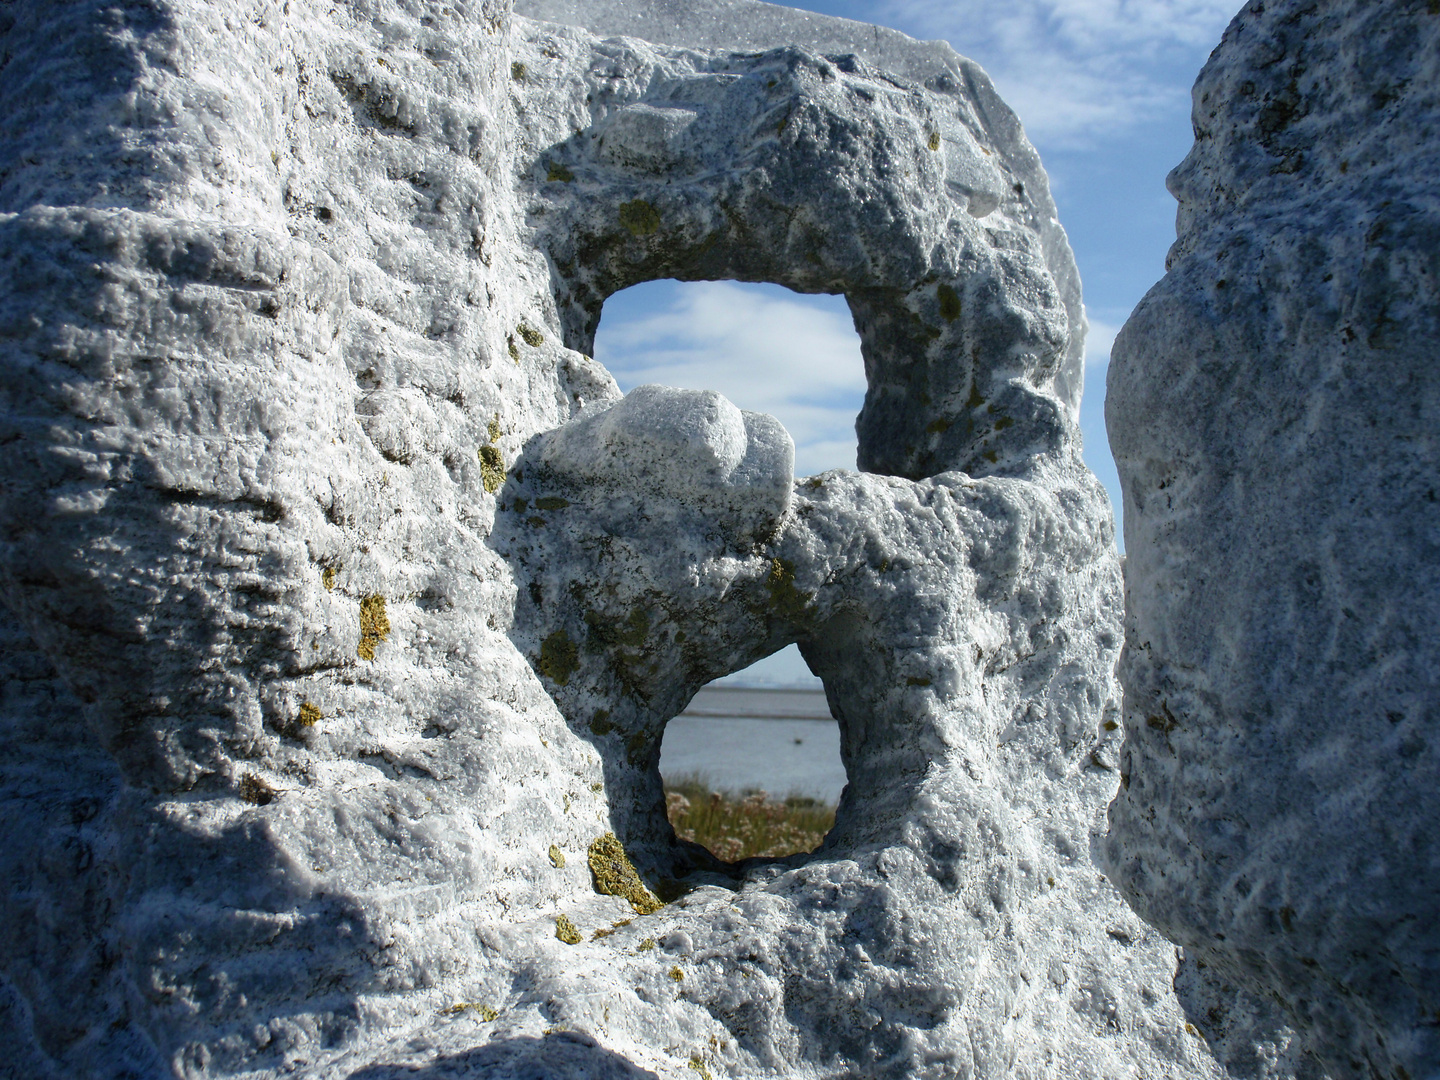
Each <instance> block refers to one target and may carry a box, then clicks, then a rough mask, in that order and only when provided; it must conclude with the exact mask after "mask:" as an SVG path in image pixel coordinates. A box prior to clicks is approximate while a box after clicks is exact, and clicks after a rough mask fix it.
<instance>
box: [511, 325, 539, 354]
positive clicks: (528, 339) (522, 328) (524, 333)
mask: <svg viewBox="0 0 1440 1080" xmlns="http://www.w3.org/2000/svg"><path fill="white" fill-rule="evenodd" d="M515 332H516V333H518V334H519V335H520V336H521V337H522V338H524V339H525V344H526V345H529V346H530V347H531V348H532V349H538V348H539V347H540V346H541V345H544V344H545V335H544V334H542V333H541V332H540V331H539V330H536V329H535V328H534V327H532V326H526V325H525V324H524V323H521V324H520V325H519V326H517V327H516V328H515Z"/></svg>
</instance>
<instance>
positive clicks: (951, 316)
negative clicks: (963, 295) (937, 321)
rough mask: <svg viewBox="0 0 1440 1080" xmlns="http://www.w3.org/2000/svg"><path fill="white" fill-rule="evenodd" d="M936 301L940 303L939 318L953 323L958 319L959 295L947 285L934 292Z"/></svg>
mask: <svg viewBox="0 0 1440 1080" xmlns="http://www.w3.org/2000/svg"><path fill="white" fill-rule="evenodd" d="M935 296H936V299H938V300H939V301H940V317H941V318H942V319H944V320H945V321H946V322H954V321H955V320H956V319H958V318H959V317H960V294H959V293H957V292H956V291H955V290H954V289H953V288H951V287H950V286H949V285H941V286H940V287H939V288H937V289H936V290H935Z"/></svg>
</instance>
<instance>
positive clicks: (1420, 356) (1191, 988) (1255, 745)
mask: <svg viewBox="0 0 1440 1080" xmlns="http://www.w3.org/2000/svg"><path fill="white" fill-rule="evenodd" d="M1194 100H1195V111H1194V118H1195V131H1196V142H1195V146H1194V149H1193V150H1192V151H1191V153H1190V155H1189V156H1188V157H1187V158H1186V159H1185V161H1184V162H1183V163H1182V164H1181V165H1180V167H1179V168H1177V169H1176V170H1175V172H1174V173H1173V174H1172V175H1171V179H1170V186H1171V190H1172V191H1173V192H1174V193H1175V195H1176V197H1177V198H1178V199H1179V203H1180V210H1179V217H1178V229H1177V231H1178V239H1177V241H1176V244H1175V247H1174V248H1173V249H1172V252H1171V255H1170V263H1169V272H1168V273H1167V274H1166V276H1165V278H1164V279H1163V280H1162V281H1161V282H1160V283H1159V284H1158V285H1157V286H1156V287H1155V288H1154V289H1153V290H1152V291H1151V292H1150V294H1149V295H1148V296H1147V297H1146V298H1145V300H1144V301H1143V302H1142V304H1141V305H1140V306H1139V308H1137V310H1136V311H1135V313H1134V315H1133V316H1132V317H1131V319H1130V321H1129V323H1127V325H1126V327H1125V329H1124V330H1123V331H1122V332H1121V334H1120V336H1119V338H1118V339H1117V341H1116V344H1115V350H1114V353H1113V355H1112V361H1111V366H1110V387H1109V399H1108V403H1107V409H1108V421H1109V428H1110V439H1111V445H1112V446H1113V448H1114V450H1115V456H1116V459H1117V462H1118V464H1119V469H1120V480H1121V484H1122V486H1123V488H1124V491H1125V529H1126V551H1127V561H1126V569H1125V578H1126V587H1127V595H1128V605H1127V612H1128V616H1127V617H1128V622H1127V629H1126V646H1125V656H1124V660H1123V661H1122V664H1121V674H1122V680H1123V682H1124V688H1125V701H1126V706H1125V708H1126V733H1125V739H1126V741H1125V750H1124V755H1125V759H1126V764H1125V766H1124V771H1125V778H1126V779H1125V784H1124V787H1123V789H1122V791H1121V792H1120V793H1119V795H1118V797H1117V799H1116V801H1115V802H1114V804H1113V805H1112V807H1111V811H1110V839H1109V842H1108V852H1109V860H1110V862H1111V865H1112V866H1113V874H1114V878H1115V881H1116V882H1117V883H1118V884H1119V885H1120V887H1121V888H1122V890H1123V891H1124V892H1125V895H1126V896H1127V898H1128V899H1129V900H1130V902H1131V903H1132V904H1133V905H1134V906H1135V907H1136V910H1137V911H1139V912H1140V913H1141V915H1142V916H1144V918H1145V919H1146V920H1147V921H1148V922H1150V923H1151V924H1152V925H1154V926H1156V927H1159V928H1160V929H1162V930H1163V931H1164V932H1165V933H1166V935H1167V936H1169V937H1170V938H1172V940H1174V941H1176V942H1178V943H1180V944H1182V945H1184V947H1185V951H1186V956H1187V963H1186V967H1187V972H1186V973H1185V974H1184V976H1183V977H1182V990H1184V992H1185V993H1186V994H1187V995H1191V996H1193V997H1194V998H1195V999H1196V1000H1197V1001H1198V1002H1200V1003H1201V1007H1199V1008H1197V1009H1195V1010H1194V1011H1193V1012H1192V1018H1193V1020H1194V1023H1195V1024H1196V1025H1197V1026H1198V1027H1200V1028H1201V1029H1202V1030H1204V1031H1205V1032H1206V1034H1207V1037H1210V1038H1212V1039H1214V1040H1216V1042H1217V1045H1219V1044H1223V1043H1224V1042H1225V1041H1226V1040H1227V1039H1228V1038H1229V1036H1230V1033H1231V1032H1232V1031H1233V1030H1234V1029H1235V1028H1237V1027H1238V1028H1247V1027H1248V1028H1251V1029H1253V1030H1257V1031H1258V1030H1259V1028H1260V1027H1263V1026H1264V1017H1257V1015H1256V1012H1255V1003H1256V1002H1265V1003H1266V1004H1265V1006H1264V1007H1265V1008H1266V1009H1269V1008H1271V1007H1272V1005H1273V1003H1275V1002H1278V1003H1279V1005H1280V1006H1281V1010H1280V1012H1279V1014H1278V1015H1275V1016H1273V1017H1271V1018H1270V1020H1269V1021H1268V1022H1269V1023H1270V1024H1271V1026H1272V1027H1274V1026H1275V1025H1281V1026H1283V1025H1286V1024H1288V1025H1293V1026H1294V1027H1295V1029H1296V1030H1297V1031H1298V1033H1299V1036H1300V1038H1299V1045H1300V1046H1302V1047H1304V1048H1306V1049H1308V1050H1309V1051H1310V1052H1313V1054H1314V1055H1316V1056H1317V1057H1318V1059H1319V1060H1320V1061H1321V1062H1322V1063H1323V1065H1324V1066H1325V1067H1326V1068H1327V1069H1329V1070H1330V1071H1331V1073H1332V1074H1333V1075H1336V1076H1361V1075H1364V1076H1414V1077H1418V1076H1433V1075H1436V1074H1437V1072H1440V1027H1437V1017H1440V901H1437V897H1440V847H1437V842H1436V823H1437V821H1440V743H1437V739H1436V726H1435V725H1436V717H1437V704H1440V683H1437V674H1436V673H1437V671H1440V634H1437V632H1436V626H1437V623H1440V502H1437V498H1436V492H1437V476H1440V460H1437V445H1436V432H1437V431H1440V368H1437V365H1436V352H1437V343H1440V182H1437V178H1440V127H1437V124H1440V119H1437V118H1440V8H1437V6H1436V5H1435V4H1433V3H1428V4H1427V3H1412V2H1408V0H1365V2H1347V0H1321V2H1319V3H1314V2H1306V3H1300V2H1288V0H1285V2H1279V3H1277V2H1273V0H1266V2H1265V3H1259V2H1252V3H1250V4H1248V5H1247V6H1246V7H1245V8H1244V10H1243V11H1241V13H1240V14H1239V15H1238V16H1237V17H1236V19H1235V21H1234V22H1233V23H1232V24H1231V26H1230V28H1229V30H1228V31H1227V32H1226V34H1225V37H1224V40H1223V41H1222V43H1221V45H1220V47H1219V48H1218V49H1217V50H1216V52H1215V53H1214V55H1213V56H1212V57H1211V59H1210V62H1209V63H1208V64H1207V65H1206V67H1205V69H1204V71H1203V72H1202V73H1201V76H1200V79H1199V81H1198V83H1197V84H1196V87H1195V98H1194ZM1237 994H1238V995H1239V999H1238V1000H1237V996H1236V995H1237ZM1262 1011H1263V1010H1262ZM1285 1037H1286V1036H1285V1035H1284V1033H1283V1032H1280V1033H1278V1034H1275V1035H1273V1037H1272V1042H1274V1044H1275V1045H1276V1046H1279V1045H1280V1044H1282V1043H1283V1042H1284V1041H1285ZM1249 1041H1251V1042H1252V1044H1253V1042H1254V1040H1253V1039H1252V1040H1249ZM1225 1053H1226V1056H1229V1051H1228V1050H1227V1051H1225ZM1247 1053H1248V1051H1247ZM1242 1056H1244V1055H1242ZM1260 1067H1261V1066H1260V1064H1259V1063H1256V1062H1254V1061H1253V1060H1252V1064H1251V1065H1250V1066H1245V1067H1243V1068H1242V1067H1238V1066H1237V1072H1240V1073H1242V1074H1245V1075H1254V1074H1256V1071H1255V1070H1258V1069H1259V1068H1260Z"/></svg>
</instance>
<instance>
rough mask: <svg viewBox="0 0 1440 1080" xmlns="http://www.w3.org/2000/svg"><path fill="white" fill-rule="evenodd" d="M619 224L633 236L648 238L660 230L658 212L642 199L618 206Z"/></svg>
mask: <svg viewBox="0 0 1440 1080" xmlns="http://www.w3.org/2000/svg"><path fill="white" fill-rule="evenodd" d="M620 224H621V225H623V226H624V227H625V228H627V229H629V230H630V232H631V234H632V235H634V236H649V235H650V234H651V233H653V232H654V231H655V230H656V229H658V228H660V212H659V211H658V210H656V209H655V207H653V206H651V205H650V204H649V203H648V202H646V201H645V200H644V199H633V200H631V201H630V202H627V203H621V204H620Z"/></svg>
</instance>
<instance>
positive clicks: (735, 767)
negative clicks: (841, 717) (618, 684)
mask: <svg viewBox="0 0 1440 1080" xmlns="http://www.w3.org/2000/svg"><path fill="white" fill-rule="evenodd" d="M660 775H661V777H662V778H663V779H664V781H665V808H666V811H667V813H668V814H669V817H670V823H671V824H672V825H673V826H674V827H675V832H676V835H678V836H679V837H680V838H681V839H683V840H693V841H695V842H696V843H697V844H702V845H704V846H705V847H706V848H708V849H709V850H710V852H711V853H712V854H714V855H716V856H717V857H719V858H720V859H723V860H725V861H726V862H735V861H737V860H739V859H746V858H750V857H751V856H766V857H775V858H778V857H780V856H784V855H793V854H795V853H796V852H801V851H813V850H815V848H817V847H819V846H820V842H821V841H822V840H824V839H825V834H826V833H827V832H829V831H830V827H831V826H832V825H833V824H834V823H835V807H836V804H837V803H838V802H839V801H840V792H841V791H842V790H843V789H844V787H845V766H844V763H843V762H842V761H841V759H840V725H839V724H838V723H836V722H835V720H834V719H833V718H832V717H831V716H830V709H829V706H827V705H826V703H825V691H824V690H823V689H822V688H821V685H820V680H819V679H817V678H815V677H814V676H813V675H811V674H810V671H809V669H808V668H807V667H806V666H805V661H804V660H803V659H802V658H801V656H800V651H799V649H797V648H796V647H795V646H794V645H791V646H789V647H788V648H786V649H782V650H781V651H780V652H778V653H776V654H775V655H774V656H770V657H767V658H766V659H764V660H761V661H760V662H759V663H756V664H754V665H752V666H751V667H749V668H746V669H745V670H744V671H740V672H736V673H735V674H734V675H727V676H726V677H725V678H723V679H716V680H715V681H714V682H712V683H710V684H709V685H708V686H706V687H704V688H702V689H701V690H700V692H699V693H698V694H696V695H695V697H694V699H693V700H692V701H691V702H690V704H689V706H687V707H686V709H685V711H684V712H683V713H681V714H680V715H679V716H677V717H675V718H674V719H672V720H671V721H670V722H669V724H667V725H666V728H665V735H664V737H663V739H662V740H661V744H660Z"/></svg>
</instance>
